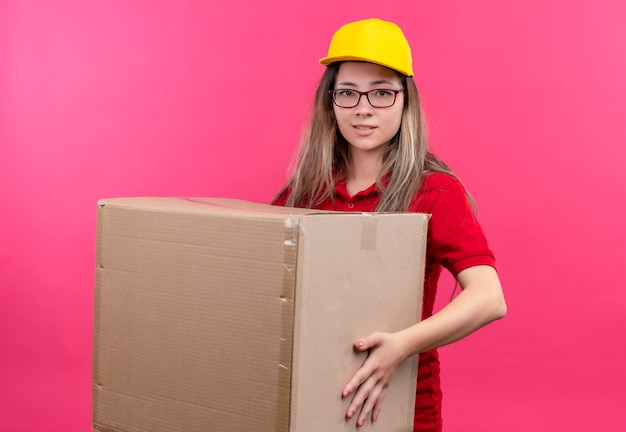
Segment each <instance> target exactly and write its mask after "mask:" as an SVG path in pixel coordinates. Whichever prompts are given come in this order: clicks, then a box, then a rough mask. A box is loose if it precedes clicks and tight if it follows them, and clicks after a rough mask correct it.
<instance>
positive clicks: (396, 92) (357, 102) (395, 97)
mask: <svg viewBox="0 0 626 432" xmlns="http://www.w3.org/2000/svg"><path fill="white" fill-rule="evenodd" d="M340 91H351V92H354V93H358V94H359V98H358V99H357V101H356V103H355V104H354V105H352V106H342V105H339V104H338V103H337V101H336V100H335V92H340ZM377 91H388V92H392V93H393V102H391V105H385V106H375V105H374V104H372V101H371V100H370V97H369V94H370V93H371V92H377ZM403 91H404V89H400V90H395V89H385V88H381V89H372V90H368V91H364V92H362V91H358V90H353V89H332V90H328V93H329V94H330V99H331V100H332V101H333V103H334V104H335V105H336V106H337V107H339V108H355V107H356V106H358V105H359V103H360V102H361V97H362V96H363V95H365V99H367V103H369V104H370V106H371V107H372V108H389V107H392V106H393V105H394V104H395V103H396V99H397V98H398V93H402V92H403Z"/></svg>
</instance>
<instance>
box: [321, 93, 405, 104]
mask: <svg viewBox="0 0 626 432" xmlns="http://www.w3.org/2000/svg"><path fill="white" fill-rule="evenodd" d="M401 91H403V90H390V89H375V90H370V91H366V92H361V91H358V90H348V89H340V90H329V91H328V93H330V95H331V96H332V98H333V102H334V103H335V105H337V106H338V107H339V108H354V107H355V106H357V105H358V104H359V102H360V101H361V96H363V95H365V96H366V97H367V101H368V102H369V103H370V105H371V106H373V107H374V108H388V107H390V106H392V105H393V104H394V103H396V97H397V96H398V93H400V92H401Z"/></svg>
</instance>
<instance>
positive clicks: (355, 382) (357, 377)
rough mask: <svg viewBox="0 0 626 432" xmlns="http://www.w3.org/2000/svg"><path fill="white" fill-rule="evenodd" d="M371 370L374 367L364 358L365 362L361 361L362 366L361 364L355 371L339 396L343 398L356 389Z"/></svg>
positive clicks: (372, 370)
mask: <svg viewBox="0 0 626 432" xmlns="http://www.w3.org/2000/svg"><path fill="white" fill-rule="evenodd" d="M373 372H374V368H373V367H372V366H370V363H369V362H368V361H367V360H366V361H365V363H363V366H361V368H360V369H359V370H358V371H356V373H355V374H354V376H353V377H352V378H351V379H350V381H348V383H347V384H346V386H345V387H344V388H343V390H342V392H341V397H342V398H345V397H348V396H349V395H350V394H352V392H353V391H355V390H356V389H358V388H359V387H360V386H361V385H362V384H363V383H364V382H365V380H367V379H368V378H369V377H370V376H371V375H372V373H373Z"/></svg>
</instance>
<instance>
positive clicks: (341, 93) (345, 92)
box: [335, 90, 354, 97]
mask: <svg viewBox="0 0 626 432" xmlns="http://www.w3.org/2000/svg"><path fill="white" fill-rule="evenodd" d="M335 94H336V95H337V96H344V97H351V96H354V92H353V91H352V90H337V91H336V92H335Z"/></svg>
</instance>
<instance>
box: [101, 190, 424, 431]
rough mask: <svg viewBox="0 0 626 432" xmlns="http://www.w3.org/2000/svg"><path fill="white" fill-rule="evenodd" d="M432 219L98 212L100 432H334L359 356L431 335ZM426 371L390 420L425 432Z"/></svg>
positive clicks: (264, 209) (171, 206)
mask: <svg viewBox="0 0 626 432" xmlns="http://www.w3.org/2000/svg"><path fill="white" fill-rule="evenodd" d="M427 224H428V215H423V214H367V213H363V214H361V213H333V212H319V211H311V210H300V209H291V208H282V207H274V206H266V205H261V204H253V203H247V202H242V201H234V200H225V199H208V198H205V199H181V198H118V199H107V200H102V201H100V203H99V214H98V237H97V265H96V290H95V328H94V358H93V427H94V429H96V430H99V431H116V432H118V431H123V432H139V431H145V432H175V431H187V432H195V431H202V432H206V431H215V432H224V431H255V432H262V431H268V432H270V431H271V432H274V431H285V432H287V431H289V432H309V431H311V432H313V431H315V432H320V431H324V432H331V431H333V432H336V431H344V430H346V431H347V430H351V431H353V430H355V429H356V426H355V422H354V420H352V421H346V420H345V417H344V414H345V411H346V408H347V405H348V400H342V399H341V390H342V388H343V386H344V385H345V383H346V382H347V381H348V379H349V378H350V377H351V376H352V375H353V374H354V372H355V371H356V370H357V369H358V368H359V366H360V365H361V364H362V363H363V361H364V359H365V356H366V354H365V353H357V352H355V351H354V350H353V348H352V343H353V342H354V341H355V340H356V339H357V338H359V337H362V336H365V335H368V334H370V333H372V332H374V331H388V332H393V331H396V330H400V329H402V328H405V327H407V326H410V325H412V324H414V323H415V322H417V321H418V319H419V316H420V310H421V296H422V284H423V278H424V260H425V242H426V229H427ZM416 369H417V365H416V359H411V360H410V361H407V362H406V363H405V364H403V365H402V366H401V367H400V369H399V371H398V373H397V374H396V377H395V379H394V381H393V383H392V385H391V386H390V388H389V392H388V394H387V397H386V399H385V402H384V408H383V412H382V414H381V417H380V420H379V421H378V422H377V423H375V424H374V425H372V424H371V423H369V422H368V423H367V424H366V425H365V426H364V427H363V428H361V430H364V431H370V430H372V431H381V432H401V431H412V416H413V404H414V397H415V382H416Z"/></svg>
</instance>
